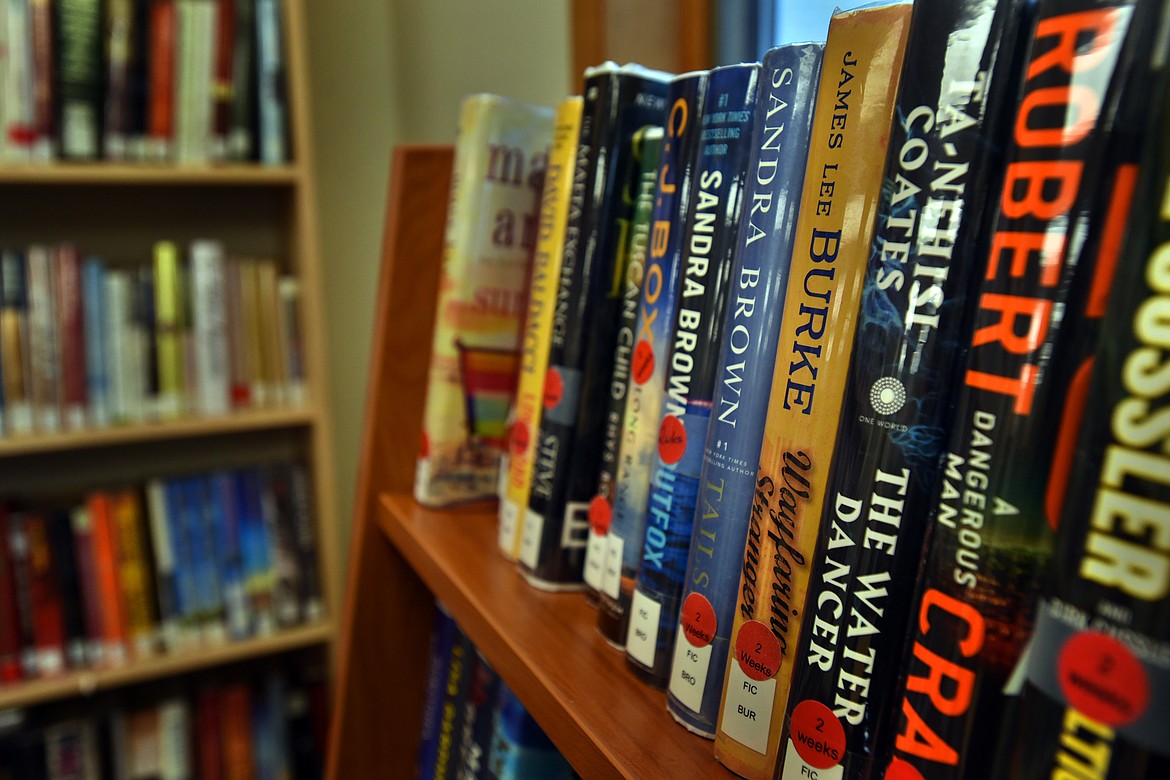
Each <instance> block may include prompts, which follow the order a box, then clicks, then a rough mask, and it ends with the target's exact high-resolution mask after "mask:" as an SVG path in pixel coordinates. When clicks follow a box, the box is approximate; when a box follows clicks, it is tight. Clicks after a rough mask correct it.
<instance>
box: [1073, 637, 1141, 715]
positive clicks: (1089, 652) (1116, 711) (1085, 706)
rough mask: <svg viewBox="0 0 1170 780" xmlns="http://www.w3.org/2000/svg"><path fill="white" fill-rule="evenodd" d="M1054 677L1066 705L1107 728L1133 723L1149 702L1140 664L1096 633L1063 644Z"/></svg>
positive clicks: (1127, 651)
mask: <svg viewBox="0 0 1170 780" xmlns="http://www.w3.org/2000/svg"><path fill="white" fill-rule="evenodd" d="M1057 675H1058V677H1059V678H1060V688H1061V690H1062V691H1064V695H1065V698H1067V699H1068V703H1069V704H1071V705H1072V706H1073V707H1075V708H1076V709H1078V710H1080V711H1081V712H1083V713H1084V714H1085V715H1088V716H1089V717H1090V718H1092V719H1093V720H1097V721H1100V722H1101V723H1104V724H1105V725H1107V726H1112V727H1117V726H1124V725H1126V724H1129V723H1133V722H1134V721H1135V720H1137V719H1138V718H1140V717H1141V716H1142V715H1143V714H1144V713H1145V711H1146V706H1147V705H1148V704H1149V703H1150V681H1149V679H1148V677H1147V676H1146V670H1145V667H1143V666H1142V662H1141V661H1139V660H1138V658H1137V656H1135V655H1134V654H1133V652H1132V651H1131V650H1130V649H1129V648H1128V647H1126V646H1125V644H1123V643H1122V642H1121V641H1120V640H1117V639H1114V638H1113V637H1111V636H1108V635H1106V634H1102V633H1100V632H1098V631H1084V632H1082V633H1080V634H1077V635H1076V636H1074V637H1073V638H1072V639H1070V640H1068V641H1067V642H1065V643H1064V647H1063V648H1061V651H1060V658H1059V660H1058V661H1057Z"/></svg>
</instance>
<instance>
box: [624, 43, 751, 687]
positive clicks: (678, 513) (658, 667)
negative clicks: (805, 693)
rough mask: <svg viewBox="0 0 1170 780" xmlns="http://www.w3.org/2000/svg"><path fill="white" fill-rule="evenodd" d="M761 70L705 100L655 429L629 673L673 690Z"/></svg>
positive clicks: (711, 91) (714, 79)
mask: <svg viewBox="0 0 1170 780" xmlns="http://www.w3.org/2000/svg"><path fill="white" fill-rule="evenodd" d="M759 73H760V66H759V64H758V63H751V64H743V65H730V66H727V67H723V68H716V69H715V70H713V71H711V80H710V83H709V85H708V89H707V95H706V98H705V100H704V101H703V114H702V132H701V135H700V137H699V150H698V156H697V159H696V163H695V170H696V180H697V182H698V187H697V188H696V190H695V197H694V199H693V200H692V201H691V203H690V206H689V208H688V210H687V221H686V229H685V231H684V233H683V251H684V252H685V253H686V255H685V259H684V261H683V263H682V266H681V268H680V275H679V293H678V305H677V307H676V309H675V317H674V328H673V336H672V338H671V343H670V365H669V366H667V373H666V395H665V396H664V397H663V402H662V403H663V414H662V420H661V423H660V425H659V427H658V463H657V467H656V469H655V472H654V474H653V476H652V478H651V483H650V502H649V504H648V515H647V517H646V533H645V536H644V539H643V543H642V562H641V565H640V566H639V568H638V576H637V579H636V581H635V584H634V597H633V601H632V604H631V612H630V627H629V631H628V632H627V634H626V658H627V660H628V661H629V662H630V665H631V667H632V668H633V669H634V670H635V672H636V673H637V674H639V676H641V677H643V678H645V679H646V680H647V681H648V682H650V683H651V684H653V685H655V686H658V687H666V679H667V676H668V674H669V672H670V660H671V651H672V650H673V649H674V635H675V630H674V629H675V625H676V624H677V621H678V609H679V602H680V599H681V597H682V590H683V578H684V576H685V575H686V568H687V554H688V552H689V551H690V545H691V530H692V528H693V527H694V522H693V521H694V515H695V507H696V504H697V502H698V497H699V472H700V471H701V469H702V463H703V445H704V442H705V441H706V438H707V426H708V423H709V421H710V419H711V403H712V400H713V397H714V391H715V377H716V370H717V369H718V362H719V347H720V344H722V340H723V338H722V337H723V319H724V316H723V315H724V308H725V306H726V303H727V298H728V292H729V290H730V287H731V285H730V284H729V277H730V275H731V270H732V264H733V260H734V257H735V252H736V247H737V240H736V239H737V236H738V233H739V217H740V213H741V211H742V206H743V191H744V185H745V184H746V180H747V178H748V177H747V164H748V158H749V157H750V155H751V151H752V147H751V139H752V125H753V122H754V119H755V104H756V92H757V90H758V88H759V83H758V82H759Z"/></svg>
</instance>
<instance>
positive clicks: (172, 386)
mask: <svg viewBox="0 0 1170 780" xmlns="http://www.w3.org/2000/svg"><path fill="white" fill-rule="evenodd" d="M181 290H182V288H181V286H180V282H179V250H178V247H176V246H175V245H174V244H173V243H171V242H170V241H159V242H158V243H157V244H155V245H154V339H155V342H154V343H155V350H156V352H157V354H158V415H159V417H160V418H163V419H167V418H174V417H178V416H180V415H181V414H182V413H183V396H184V393H183V386H184V385H183V383H184V372H183V342H182V333H181V332H180V330H181V328H180V324H181V323H180V314H181V307H182V301H181V299H180V296H181V295H182V292H181Z"/></svg>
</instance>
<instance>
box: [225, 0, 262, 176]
mask: <svg viewBox="0 0 1170 780" xmlns="http://www.w3.org/2000/svg"><path fill="white" fill-rule="evenodd" d="M235 8H236V25H235V26H236V31H235V42H234V44H233V55H232V105H231V128H230V130H229V131H228V137H227V156H228V159H229V160H234V161H236V162H244V161H246V160H251V159H254V158H255V156H256V152H255V142H254V140H253V138H254V136H255V130H256V100H255V96H256V32H255V24H256V5H255V0H235Z"/></svg>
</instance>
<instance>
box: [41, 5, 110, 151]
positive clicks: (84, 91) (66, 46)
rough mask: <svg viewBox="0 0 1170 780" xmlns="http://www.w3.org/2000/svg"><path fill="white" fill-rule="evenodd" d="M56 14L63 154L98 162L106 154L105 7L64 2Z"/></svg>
mask: <svg viewBox="0 0 1170 780" xmlns="http://www.w3.org/2000/svg"><path fill="white" fill-rule="evenodd" d="M54 13H55V19H54V20H53V21H54V24H55V25H56V27H57V47H58V48H57V57H56V60H55V62H54V65H55V67H56V72H55V74H54V75H55V77H56V81H57V91H56V95H57V101H58V103H57V107H56V110H57V121H58V127H57V148H58V153H59V155H60V157H61V159H65V160H94V159H96V158H97V157H98V155H99V154H100V152H101V148H100V146H99V137H100V133H101V126H102V86H103V84H102V30H103V28H104V25H103V24H102V22H103V20H102V3H101V2H100V0H60V2H59V3H57V4H56V7H55V8H54Z"/></svg>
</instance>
